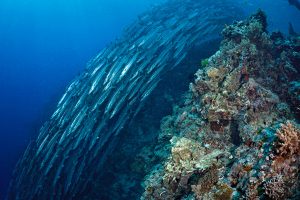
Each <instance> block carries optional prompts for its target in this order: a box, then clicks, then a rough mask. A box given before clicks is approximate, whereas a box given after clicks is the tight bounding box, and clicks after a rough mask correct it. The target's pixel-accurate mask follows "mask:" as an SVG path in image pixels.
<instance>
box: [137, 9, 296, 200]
mask: <svg viewBox="0 0 300 200" xmlns="http://www.w3.org/2000/svg"><path fill="white" fill-rule="evenodd" d="M266 26H267V23H266V17H265V15H264V13H263V12H262V11H259V12H257V14H255V15H253V16H251V17H250V18H249V19H248V20H245V21H241V22H236V23H234V24H233V25H230V26H227V27H226V28H225V29H224V30H223V32H222V33H223V36H224V40H223V41H222V44H221V47H220V50H219V51H217V52H216V53H215V54H214V55H213V56H211V57H210V58H209V59H208V60H204V61H202V65H204V66H202V68H200V69H199V70H198V71H197V73H196V80H195V82H194V83H191V84H190V90H189V92H188V94H187V95H186V96H185V98H184V101H183V102H182V104H180V105H178V106H175V107H174V114H173V115H172V116H167V117H165V118H164V119H163V121H162V125H161V132H160V135H159V138H158V144H157V145H156V146H155V147H153V151H154V152H155V155H156V157H157V158H158V159H160V162H159V163H158V164H157V165H156V166H155V167H154V168H153V169H152V171H151V173H149V174H148V175H147V176H146V177H145V180H144V182H143V186H144V188H145V192H144V194H143V196H142V199H164V200H165V199H209V200H211V199H216V200H227V199H249V200H254V199H277V200H282V199H300V195H299V187H300V186H299V185H300V184H299V167H300V166H299V165H300V127H299V124H298V123H297V121H298V120H299V106H300V104H299V98H300V93H299V92H300V91H299V89H300V88H299V83H300V82H299V81H300V37H291V38H288V39H286V38H284V37H283V36H282V35H281V34H280V33H272V34H271V35H270V34H268V33H267V31H266Z"/></svg>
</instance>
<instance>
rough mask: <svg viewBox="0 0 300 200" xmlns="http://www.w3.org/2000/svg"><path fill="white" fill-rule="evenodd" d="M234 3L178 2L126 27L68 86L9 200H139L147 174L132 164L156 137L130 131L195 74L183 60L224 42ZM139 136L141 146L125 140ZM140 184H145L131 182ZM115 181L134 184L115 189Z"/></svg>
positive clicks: (25, 160)
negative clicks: (153, 99) (170, 86)
mask: <svg viewBox="0 0 300 200" xmlns="http://www.w3.org/2000/svg"><path fill="white" fill-rule="evenodd" d="M226 2H227V1H224V0H217V1H214V2H213V3H212V2H207V1H205V0H185V1H182V0H171V1H168V2H166V3H164V4H163V5H160V6H156V7H153V9H151V10H150V11H148V12H146V13H144V14H143V15H141V16H140V17H139V19H137V20H136V21H135V22H134V23H133V24H132V25H130V26H129V27H128V28H126V29H125V31H124V34H123V35H122V37H120V38H119V39H117V40H116V41H115V42H113V43H112V44H110V45H108V46H107V47H106V48H104V49H103V50H102V51H101V52H100V53H99V54H98V55H97V56H96V57H95V58H94V59H92V60H91V61H90V62H89V63H88V65H87V68H86V70H85V72H84V73H82V74H81V75H80V76H79V77H77V78H76V79H75V80H74V81H73V82H72V84H71V85H70V86H69V87H68V89H67V91H66V92H65V94H64V95H63V97H62V99H61V100H60V101H59V103H58V106H57V110H56V111H55V112H54V114H53V115H52V117H51V119H50V120H49V121H48V122H46V123H45V124H44V126H43V127H42V128H41V130H40V134H39V136H38V138H37V139H36V140H35V141H32V143H31V144H30V145H29V147H28V148H27V150H26V152H25V154H24V156H23V158H22V159H21V160H20V161H19V163H18V165H17V167H16V170H15V173H14V177H13V180H12V182H11V186H10V191H9V197H8V198H9V199H26V200H29V199H122V198H127V199H128V197H123V195H125V194H128V193H130V192H131V194H135V195H136V194H137V193H138V192H136V191H133V190H134V189H133V188H134V187H133V186H135V185H137V184H139V183H140V182H141V180H142V177H143V176H141V175H140V179H139V176H138V175H139V174H138V173H137V171H138V170H135V173H133V172H132V173H131V174H128V173H130V170H129V169H130V168H128V167H125V166H129V165H130V164H131V163H130V161H131V160H130V158H133V157H134V156H135V151H134V150H135V149H136V147H139V146H141V145H143V142H142V141H141V140H142V139H143V141H147V139H149V137H150V136H151V134H148V135H147V134H145V133H144V132H142V131H139V130H138V129H135V130H134V129H128V126H130V124H132V123H133V124H134V123H135V122H136V121H137V119H141V118H143V117H141V118H137V117H136V116H137V115H138V114H139V113H140V112H141V110H143V108H144V106H145V104H146V103H147V102H149V100H148V99H149V97H150V96H151V94H152V93H153V92H155V91H165V89H166V87H167V85H166V87H164V86H165V85H161V87H159V83H160V81H161V80H167V79H170V77H171V76H172V74H176V72H178V71H185V72H186V71H189V69H187V68H185V67H186V66H188V65H184V64H183V63H187V62H191V61H193V60H194V61H195V60H196V59H195V57H193V55H195V54H194V53H195V51H196V50H199V49H201V48H203V44H205V43H206V42H209V41H212V40H215V39H218V38H219V37H218V34H219V31H220V29H222V28H223V26H224V23H230V22H231V21H232V20H233V18H235V16H237V15H238V14H239V13H238V12H237V9H236V8H235V7H233V6H232V5H230V4H228V3H226ZM203 49H205V48H203ZM181 83H183V82H181ZM177 86H180V82H179V84H178V85H177ZM157 98H160V99H163V98H164V96H157ZM148 106H149V108H150V109H151V108H153V107H151V106H154V105H153V104H151V103H149V104H148ZM161 110H163V109H161ZM164 115H166V113H165V114H164ZM144 116H147V115H144ZM143 119H146V117H144V118H143ZM157 120H159V119H157ZM125 129H126V131H124V130H125ZM141 133H142V134H141ZM155 133H157V132H156V131H155ZM131 136H132V139H134V140H135V141H128V140H126V141H123V142H120V138H126V139H127V138H129V139H130V138H131ZM141 138H142V139H141ZM150 138H151V137H150ZM138 139H140V140H139V141H138ZM148 141H149V140H148ZM129 142H131V143H129ZM120 143H121V144H120ZM123 144H125V145H126V146H124V145H123ZM116 147H117V149H116ZM123 147H124V148H123ZM131 147H132V148H131ZM108 160H109V161H108ZM134 168H135V169H137V168H138V167H134ZM124 169H125V170H127V171H124ZM120 171H122V175H124V174H126V173H127V174H128V176H127V177H125V175H124V176H121V175H120ZM128 171H129V172H128ZM122 177H125V178H124V179H123V178H122ZM132 179H134V181H132V182H133V183H137V184H131V183H130V181H131V180H132ZM136 179H137V180H138V181H136ZM114 180H116V182H117V181H118V183H120V182H121V181H120V180H126V184H124V183H123V187H119V186H117V184H116V185H115V186H112V184H114ZM124 185H126V187H127V188H125V186H124ZM113 187H115V188H113ZM120 188H121V189H123V190H121V192H120ZM141 192H142V188H141ZM114 195H115V196H114ZM131 199H132V198H131Z"/></svg>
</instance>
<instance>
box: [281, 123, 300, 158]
mask: <svg viewBox="0 0 300 200" xmlns="http://www.w3.org/2000/svg"><path fill="white" fill-rule="evenodd" d="M277 137H278V139H279V142H278V145H279V148H278V149H277V153H279V154H280V155H281V156H290V155H294V154H297V155H300V130H299V129H298V128H296V127H295V126H294V125H293V124H292V123H291V122H287V124H283V125H282V126H281V128H280V129H279V130H277Z"/></svg>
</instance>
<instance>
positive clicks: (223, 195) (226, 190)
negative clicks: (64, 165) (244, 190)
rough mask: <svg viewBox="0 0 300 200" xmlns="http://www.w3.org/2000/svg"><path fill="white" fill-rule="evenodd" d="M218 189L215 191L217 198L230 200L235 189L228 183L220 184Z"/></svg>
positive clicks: (218, 199)
mask: <svg viewBox="0 0 300 200" xmlns="http://www.w3.org/2000/svg"><path fill="white" fill-rule="evenodd" d="M216 187H217V191H216V192H215V193H214V199H215V200H230V199H231V198H232V193H233V189H232V188H231V187H230V186H228V185H227V184H224V183H223V184H218V185H217V186H216Z"/></svg>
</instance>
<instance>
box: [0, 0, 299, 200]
mask: <svg viewBox="0 0 300 200" xmlns="http://www.w3.org/2000/svg"><path fill="white" fill-rule="evenodd" d="M160 2H161V1H158V0H156V1H155V0H139V1H138V0H124V1H120V0H110V1H104V0H86V1H83V0H77V1H67V0H52V1H50V0H49V1H46V0H44V1H38V0H28V1H26V0H23V1H21V0H14V1H12V0H1V2H0V89H1V90H0V91H1V96H0V97H1V98H0V194H1V195H0V199H1V198H4V195H5V194H6V191H7V188H8V183H9V181H10V179H11V176H12V171H13V169H14V167H15V165H16V163H17V161H18V159H19V158H20V156H21V155H22V154H23V152H24V150H25V148H26V146H27V145H28V144H29V142H30V141H31V140H34V139H35V138H36V137H37V134H38V131H39V129H40V127H41V126H42V124H43V123H44V122H45V121H46V120H48V119H49V118H50V116H51V115H52V113H53V112H54V110H55V107H56V104H57V102H58V100H59V99H60V98H61V96H62V95H63V93H64V91H65V89H66V87H67V86H68V84H69V83H70V82H71V80H72V79H74V78H75V76H77V75H78V74H79V73H80V72H82V71H83V70H84V68H85V66H86V63H87V62H88V61H89V60H90V59H91V58H92V57H93V56H95V55H96V54H97V53H98V52H99V51H100V50H101V49H102V48H104V47H105V46H106V45H108V44H109V43H110V42H111V41H114V39H115V38H116V37H118V36H120V35H121V33H122V30H123V29H124V27H125V26H126V25H128V24H129V23H131V22H132V21H133V20H134V19H135V18H136V17H138V16H139V15H140V14H141V13H143V12H144V11H146V10H147V9H150V8H151V6H152V5H153V4H158V3H160ZM233 4H238V5H240V6H241V7H242V8H243V9H244V11H245V12H246V15H247V14H249V13H251V12H254V11H255V10H257V9H258V8H262V9H263V10H264V11H266V13H267V15H268V17H269V24H270V27H269V28H270V30H280V31H282V32H284V33H286V34H287V32H288V23H289V22H290V23H292V24H293V26H294V29H295V31H296V32H297V31H298V32H300V23H299V21H300V11H299V10H297V9H296V8H295V7H293V6H291V5H289V4H288V2H287V1H285V0H276V1H271V0H253V1H251V0H248V1H236V2H235V1H233ZM224 12H226V11H224Z"/></svg>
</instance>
